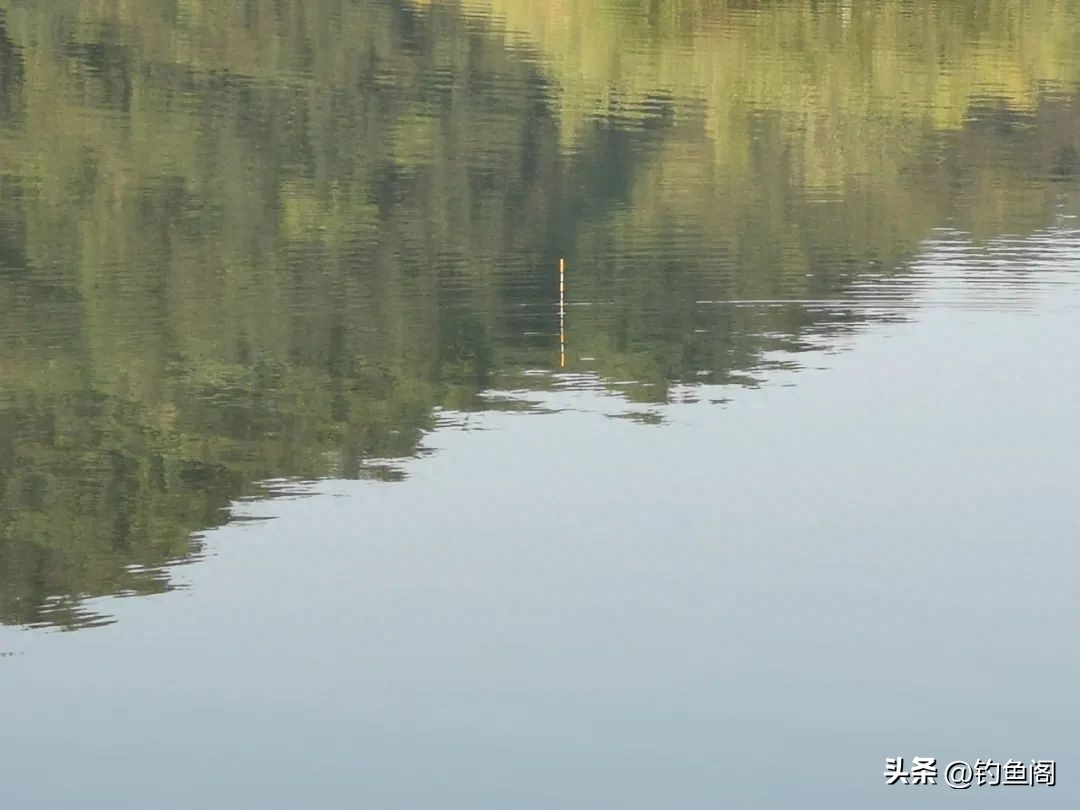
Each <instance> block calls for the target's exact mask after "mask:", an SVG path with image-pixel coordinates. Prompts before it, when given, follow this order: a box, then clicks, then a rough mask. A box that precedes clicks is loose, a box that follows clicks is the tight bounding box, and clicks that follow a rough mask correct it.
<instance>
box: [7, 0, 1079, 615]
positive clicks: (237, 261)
mask: <svg viewBox="0 0 1080 810" xmlns="http://www.w3.org/2000/svg"><path fill="white" fill-rule="evenodd" d="M885 5H886V6H889V5H890V4H885ZM1054 8H1057V6H1054ZM769 13H770V14H771V15H773V17H772V18H775V24H776V25H777V26H779V28H778V33H777V36H778V37H780V38H781V39H782V38H784V37H789V36H791V34H790V31H789V28H788V27H785V26H789V25H790V26H791V27H797V26H798V24H799V23H798V20H797V19H796V18H797V17H798V16H799V15H801V14H802V13H803V12H801V11H797V10H790V11H789V12H785V11H784V10H783V9H782V8H779V7H778V8H774V9H772V10H771V11H770V12H769ZM789 15H790V18H789ZM883 15H884V16H883V17H882V19H883V20H888V19H893V18H892V17H890V16H889V13H888V12H883ZM772 18H770V19H772ZM656 25H657V28H656V30H657V31H659V32H660V35H659V37H658V39H657V44H656V47H657V48H660V49H663V48H664V47H667V46H666V45H665V42H667V43H674V44H672V45H671V47H672V48H673V50H672V51H671V53H672V54H673V55H674V56H672V58H675V56H677V55H678V54H684V52H685V49H682V48H675V45H678V44H679V43H678V38H679V37H682V36H685V31H684V30H683V29H682V28H676V29H673V32H672V33H670V34H669V33H665V32H666V31H667V30H668V29H666V28H665V27H664V26H665V24H662V23H657V24H656ZM739 35H740V34H739V31H738V30H737V29H736V30H734V33H733V34H732V36H739ZM958 36H959V35H958ZM1024 36H1028V37H1030V36H1032V35H1031V34H1030V33H1029V34H1025V35H1024ZM665 37H668V39H665ZM901 39H903V37H901ZM1021 39H1022V41H1024V42H1027V41H1028V40H1025V39H1023V37H1021ZM1056 41H1057V40H1053V42H1056ZM1010 42H1011V40H1008V38H1005V39H1003V40H1002V43H1001V44H1000V45H999V46H998V47H999V48H1000V49H1003V50H1002V52H1003V53H1004V54H1006V55H1007V54H1010V53H1012V51H1011V50H1010V48H1012V47H1013V46H1012V45H1011V44H1010ZM858 43H859V41H855V43H854V44H853V45H852V47H855V46H856V45H858ZM541 44H543V43H541ZM603 47H606V46H605V45H604V43H603V42H598V43H597V48H599V49H602V48H603ZM738 47H739V48H740V52H741V53H744V54H745V55H746V57H747V58H748V59H750V58H752V57H754V54H755V53H758V52H759V51H760V53H762V54H765V56H763V57H761V58H755V59H754V64H757V65H760V66H761V68H762V70H765V69H766V68H767V67H768V66H769V65H770V64H771V63H772V62H771V61H770V59H769V58H767V55H768V53H769V51H768V49H769V48H775V45H774V44H772V40H770V39H769V37H767V36H765V35H764V34H763V33H762V32H761V31H760V30H758V29H757V28H754V27H752V26H751V27H750V28H748V29H747V30H746V32H745V41H742V42H741V43H739V44H738ZM808 47H809V46H808ZM859 47H861V46H859ZM810 51H811V53H813V52H814V51H813V49H812V48H810ZM982 53H983V52H982V51H980V52H979V54H982ZM523 54H524V55H523ZM527 55H528V51H522V50H521V49H519V48H508V47H506V46H505V42H504V41H503V40H502V39H500V38H499V37H498V36H496V35H494V34H493V33H491V32H490V31H487V30H485V29H484V28H483V27H481V26H479V25H477V24H476V23H475V22H470V21H469V18H467V17H466V16H464V15H460V14H458V13H456V11H455V10H454V9H449V8H446V7H442V6H440V7H434V8H430V9H424V8H419V7H413V6H407V5H401V6H393V5H391V4H387V3H368V2H359V3H356V2H350V3H344V2H343V3H339V4H334V3H319V4H313V3H301V2H299V1H298V0H296V2H290V1H289V0H287V1H286V2H274V3H271V2H269V0H265V2H263V1H262V0H259V1H257V2H251V3H245V4H240V3H229V2H224V0H222V1H221V2H206V1H203V2H200V1H199V0H194V1H193V2H187V3H182V4H181V5H180V6H177V5H176V4H165V3H160V4H158V3H150V4H147V3H124V2H121V3H118V4H90V5H84V6H82V7H81V10H80V11H79V12H78V16H74V17H73V16H69V15H67V14H64V13H60V12H59V11H57V10H56V9H55V8H50V7H48V4H46V5H45V6H40V7H39V6H34V7H26V6H21V5H18V4H14V3H6V2H2V0H0V91H2V97H0V312H2V313H3V319H2V322H0V341H2V346H3V352H2V355H0V621H7V622H55V623H59V624H62V625H65V626H82V625H83V624H86V623H88V622H93V621H96V620H99V618H100V617H94V616H92V615H90V614H89V613H86V612H85V611H83V610H82V609H81V608H80V607H79V600H80V599H81V598H84V597H87V596H93V595H100V594H108V593H120V592H131V593H147V592H152V591H154V590H160V589H162V588H165V587H168V580H167V575H165V574H163V573H161V568H162V566H163V565H164V564H166V563H167V562H170V561H176V560H182V559H185V558H189V557H190V556H191V555H193V554H195V553H197V541H195V540H192V539H191V532H192V531H194V530H197V529H199V528H203V527H207V526H210V525H213V524H214V523H215V522H218V521H220V520H222V519H224V512H223V509H224V507H225V506H226V505H227V504H228V503H229V501H230V500H232V499H234V498H237V497H240V496H242V495H243V494H245V493H246V492H249V491H251V488H252V486H253V484H252V482H255V481H258V480H261V479H265V478H268V477H277V476H298V477H316V476H326V475H336V476H343V477H355V476H358V475H361V474H368V473H369V468H368V467H367V466H366V464H365V462H367V461H368V460H370V459H386V458H396V457H403V456H408V455H410V454H413V453H415V452H416V450H417V447H418V444H419V442H420V439H421V437H422V435H423V433H424V432H425V431H426V430H428V429H430V427H431V425H432V424H433V416H432V414H433V410H434V409H435V408H437V407H438V406H445V407H452V408H459V409H468V408H480V407H484V402H483V401H482V400H481V399H480V398H479V397H478V394H479V393H480V392H482V391H483V390H484V389H486V388H489V387H491V386H492V385H493V384H494V382H495V381H497V379H498V377H499V375H500V374H502V373H504V372H507V371H512V370H513V369H515V368H520V367H524V366H528V365H535V364H536V363H538V362H540V363H546V362H549V361H550V359H551V358H552V357H553V356H554V355H552V354H551V353H550V350H551V348H552V346H553V345H554V344H553V343H552V342H551V341H550V339H549V338H548V336H547V335H544V334H541V335H539V336H537V335H530V334H529V333H531V332H540V333H543V332H545V331H546V332H550V329H551V326H550V323H548V320H547V319H548V316H549V315H550V313H551V312H552V310H551V308H550V302H551V301H552V300H553V295H554V292H555V287H554V276H553V275H552V274H551V273H550V272H548V271H547V270H546V269H545V268H552V267H554V260H555V258H556V257H557V256H558V255H567V256H569V257H571V267H572V272H573V276H572V289H573V291H574V295H575V296H576V298H577V300H591V301H596V302H604V307H602V308H598V309H597V312H598V313H599V314H597V315H596V316H592V317H590V316H584V315H583V316H577V315H576V316H575V318H576V319H575V321H574V322H573V324H572V328H573V330H574V331H573V341H574V343H573V345H574V347H575V351H576V352H577V353H580V354H589V355H593V356H595V357H596V358H597V360H596V368H597V369H598V370H599V372H600V373H601V375H602V376H604V377H606V378H608V379H613V380H615V379H621V380H626V379H630V380H636V381H640V382H643V383H651V387H649V388H647V389H644V388H643V389H642V390H641V391H640V392H634V396H640V398H642V399H663V398H664V396H666V392H667V391H668V387H669V385H670V384H671V383H673V382H680V381H684V382H685V381H690V382H692V381H695V380H698V379H702V376H701V375H700V374H699V372H701V371H703V370H704V371H706V372H707V374H708V376H706V377H705V379H710V380H714V381H726V380H734V379H737V378H738V377H739V375H740V374H742V373H743V372H745V371H747V370H749V369H753V368H755V367H756V366H758V365H759V364H760V357H761V355H762V353H763V352H765V351H768V350H770V349H773V348H778V347H780V348H796V349H797V348H798V347H799V346H800V342H801V341H802V340H803V339H805V338H806V337H807V336H809V335H811V334H815V335H817V334H822V333H824V334H826V335H827V334H828V333H829V332H830V331H832V330H836V329H843V328H845V321H855V320H857V318H858V316H857V315H856V314H854V313H845V312H843V311H841V312H832V313H830V314H829V316H828V317H827V318H823V317H822V316H821V315H820V314H818V315H815V314H814V313H813V312H811V311H810V310H808V309H806V308H805V307H801V306H798V305H795V304H791V305H788V306H778V307H770V308H756V309H755V308H738V307H722V306H721V307H714V308H712V309H703V308H702V307H701V306H699V305H697V304H696V303H695V302H698V301H702V300H730V299H733V298H735V299H779V300H793V299H801V298H822V299H824V298H835V299H842V298H843V296H844V294H845V291H846V290H847V289H848V288H849V287H850V285H851V284H852V283H853V282H854V281H856V280H858V279H859V278H860V277H861V276H862V275H863V274H865V273H866V272H867V270H868V269H869V270H872V271H873V272H899V271H900V270H901V269H902V260H903V258H904V256H906V255H908V254H909V253H911V252H912V251H914V250H915V249H916V247H917V244H918V241H919V240H920V239H921V238H923V237H924V236H925V235H926V233H927V231H928V229H929V228H930V227H932V226H933V225H937V224H943V223H944V222H945V221H946V220H947V219H948V218H949V217H955V218H956V220H957V221H956V223H955V224H958V225H961V226H963V225H965V224H966V225H970V226H973V227H976V228H977V229H978V230H980V231H981V232H983V233H996V232H1001V231H1004V230H1011V229H1016V228H1024V227H1029V226H1032V225H1034V224H1037V223H1040V222H1045V221H1046V218H1047V216H1048V214H1047V212H1048V210H1049V208H1050V206H1051V205H1052V203H1053V201H1054V200H1055V199H1056V197H1055V195H1056V193H1057V191H1058V189H1059V188H1060V183H1056V182H1055V183H1047V184H1030V183H1027V182H1026V181H1025V179H1026V178H1028V177H1032V176H1035V177H1040V176H1052V177H1054V178H1057V180H1068V179H1069V178H1070V177H1071V176H1073V175H1071V174H1070V172H1075V154H1076V147H1077V142H1076V134H1075V133H1076V132H1077V129H1078V128H1077V123H1078V115H1077V109H1078V106H1077V105H1076V104H1075V103H1074V102H1073V101H1072V100H1070V99H1065V98H1059V99H1051V100H1044V101H1043V102H1042V103H1040V104H1038V105H1035V106H1030V105H1029V106H1027V107H1017V106H1016V105H1015V104H1014V105H1013V106H1011V107H1010V106H1004V107H1002V108H1000V109H999V108H995V107H993V106H992V105H991V106H984V107H982V108H978V109H974V114H973V115H972V116H971V118H972V120H971V121H970V122H969V123H968V124H967V125H966V126H964V127H963V128H960V129H958V130H956V131H953V132H947V133H942V132H940V131H938V130H936V129H934V128H933V127H932V126H931V125H930V122H928V121H927V120H923V119H920V118H918V117H910V116H909V117H907V118H904V117H903V116H899V114H898V117H894V118H893V119H891V120H890V124H889V127H890V128H889V129H882V130H880V131H879V130H874V137H875V138H886V139H888V140H886V141H884V142H881V143H878V144H877V145H876V146H875V145H873V143H872V141H870V140H868V139H867V137H866V132H865V131H863V130H861V129H860V128H859V127H858V126H855V123H858V122H859V121H866V120H871V119H868V118H867V113H866V110H864V109H863V108H862V107H859V106H858V104H855V102H851V103H852V104H853V105H854V108H853V109H847V108H845V107H843V106H823V107H820V108H810V109H808V110H805V111H804V118H803V119H793V118H792V117H791V116H792V111H791V109H789V107H788V106H786V104H787V102H786V101H785V100H784V99H785V98H786V96H784V95H783V94H782V93H781V94H780V95H776V96H775V104H772V102H771V101H770V99H773V98H774V96H770V95H769V93H770V92H774V91H773V90H769V91H768V92H765V93H764V95H762V96H761V97H760V98H758V99H757V100H756V101H754V100H753V99H750V100H747V97H746V96H745V95H744V96H742V97H739V98H738V99H736V100H735V101H732V102H731V104H729V105H728V107H723V97H722V96H717V97H716V98H715V99H713V100H711V101H710V105H711V106H707V107H706V108H700V107H697V108H694V107H692V106H691V107H688V106H687V105H685V103H684V102H685V99H682V98H681V97H680V96H679V93H678V92H672V90H671V86H670V85H665V83H664V82H663V81H660V80H658V81H657V82H656V84H655V85H654V86H655V87H657V88H663V87H665V86H666V87H667V88H668V89H667V90H666V91H664V92H661V90H659V89H657V90H652V91H649V90H647V85H646V84H645V83H644V82H645V79H647V78H648V76H645V78H643V79H641V81H642V82H643V84H642V85H641V87H640V88H638V89H634V90H633V92H639V99H640V100H643V103H642V104H640V105H639V107H638V108H636V109H635V111H632V114H628V113H627V111H626V109H624V107H625V105H623V106H620V105H619V104H616V103H611V100H610V99H609V100H608V102H606V106H603V105H601V106H594V107H593V108H592V109H591V112H590V115H589V116H588V119H587V121H586V119H585V118H582V120H581V121H578V122H577V123H575V124H574V127H575V129H574V134H573V138H574V139H575V143H574V147H573V149H571V150H566V149H565V148H564V147H565V146H566V144H567V134H566V132H567V118H568V117H569V116H571V115H572V112H573V111H572V110H571V109H569V108H566V107H565V103H566V101H565V96H562V95H558V94H556V93H555V91H554V90H553V89H552V78H551V76H550V75H547V74H545V73H544V72H543V71H541V70H540V69H539V68H538V67H537V65H536V63H534V62H532V61H530V58H526V57H527ZM679 58H681V57H679ZM830 58H834V59H842V58H843V55H842V54H840V55H834V56H832V57H830ZM957 58H961V57H957ZM973 58H974V57H973ZM979 58H982V56H981V55H980V57H979ZM851 59H852V60H853V61H857V60H856V59H855V57H854V56H851ZM772 61H776V60H775V59H773V60H772ZM829 69H832V68H829ZM551 70H552V71H555V75H556V78H558V76H557V70H558V65H557V64H556V65H555V66H554V67H552V68H551ZM838 75H839V76H841V78H842V81H841V84H842V85H843V86H844V87H846V85H847V83H848V82H856V81H857V77H856V76H855V75H854V74H853V73H851V72H849V73H839V74H838ZM586 78H588V77H587V76H586ZM658 78H659V79H662V78H663V77H662V76H660V77H658ZM691 78H692V77H691ZM766 78H767V79H768V81H765V79H766ZM762 81H763V82H764V85H763V86H764V87H766V88H777V89H776V90H775V92H777V93H780V91H783V90H784V88H785V86H786V85H785V82H786V81H789V77H787V76H786V75H785V74H784V73H783V72H782V71H781V72H779V73H775V74H773V75H771V76H768V77H764V78H763V79H762ZM564 83H565V82H564ZM676 89H678V88H676ZM574 92H577V91H576V90H575V89H574V88H573V87H568V88H567V89H566V93H568V94H573V93H574ZM581 92H582V93H584V92H585V91H584V90H582V91H581ZM837 98H838V99H839V101H837V100H836V99H834V100H833V101H831V102H830V104H836V105H839V104H841V103H848V100H849V99H850V98H858V96H857V94H855V93H854V91H852V95H847V94H841V95H840V96H838V97H837ZM736 102H737V103H736ZM590 103H592V102H590ZM755 105H756V107H757V108H760V109H769V110H771V111H770V112H758V113H755V114H754V115H750V114H749V112H750V111H751V109H752V108H754V107H755ZM1016 109H1019V110H1020V111H1019V112H1016V111H1015V110H1016ZM695 110H696V112H695ZM1010 110H1014V111H1012V112H1010ZM968 112H972V109H969V110H968ZM719 118H726V119H728V120H729V121H730V124H729V127H730V128H731V131H732V132H736V131H739V132H741V133H742V134H741V135H739V137H733V138H732V139H731V140H730V142H727V141H722V140H717V138H716V137H715V126H716V123H715V122H716V121H717V120H719ZM811 119H813V120H819V121H822V122H824V123H823V126H826V128H827V129H828V131H829V132H830V133H831V134H830V136H829V138H824V139H822V138H821V133H822V132H823V131H824V130H822V129H821V128H820V127H819V128H818V129H816V130H813V131H811V129H810V128H808V127H805V126H803V127H801V128H800V127H798V126H793V124H792V121H793V120H811ZM875 120H876V119H875ZM852 122H854V123H852ZM739 128H741V129H739ZM830 139H831V140H830ZM725 143H729V144H730V145H729V146H725ZM871 147H872V148H871ZM724 149H729V151H728V152H726V153H722V154H719V156H718V150H721V152H722V150H724ZM1069 150H1072V151H1071V152H1070V151H1069ZM834 153H837V154H842V155H848V156H854V157H851V158H850V160H848V162H843V161H841V162H840V163H839V164H830V163H829V161H831V160H834V158H835V154H834ZM1070 154H1071V155H1073V159H1072V162H1070V157H1069V155H1070ZM808 155H810V156H812V157H813V156H816V157H813V159H811V158H810V157H808ZM871 156H872V157H873V162H871V163H867V161H869V160H870V159H871ZM815 161H817V162H815ZM826 164H828V165H826ZM823 166H824V168H823ZM871 169H872V171H871ZM820 177H826V178H828V179H829V183H830V184H832V186H835V188H834V193H833V194H832V196H831V197H830V202H828V203H827V204H819V203H816V202H813V201H812V195H810V194H808V192H807V189H809V188H815V187H816V186H815V183H816V182H817V181H816V180H814V178H820ZM538 269H540V270H541V272H539V273H538V272H537V270H538ZM540 352H543V354H542V355H541V354H540ZM539 384H542V383H539ZM371 474H391V473H386V472H385V470H384V471H383V472H379V471H378V469H376V470H375V471H374V472H371Z"/></svg>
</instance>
